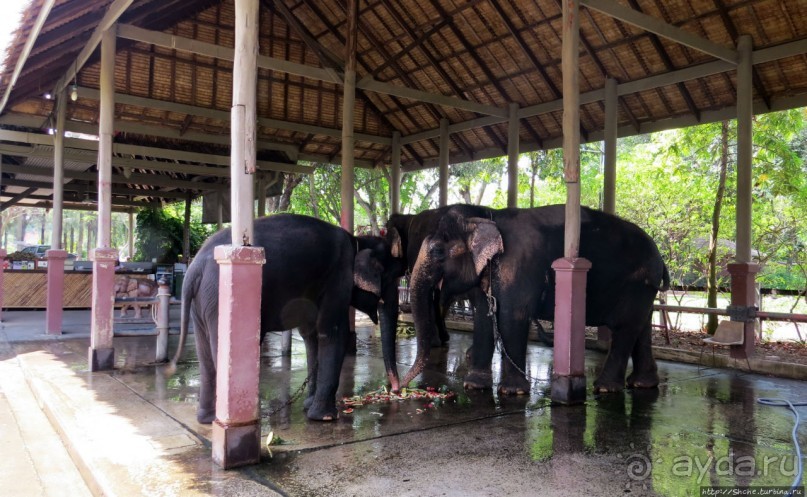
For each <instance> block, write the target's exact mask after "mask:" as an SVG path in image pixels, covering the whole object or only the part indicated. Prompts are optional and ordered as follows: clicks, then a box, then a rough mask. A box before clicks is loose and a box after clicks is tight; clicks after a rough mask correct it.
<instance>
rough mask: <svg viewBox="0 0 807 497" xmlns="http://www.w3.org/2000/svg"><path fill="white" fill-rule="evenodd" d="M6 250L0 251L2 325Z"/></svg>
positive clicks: (0, 315)
mask: <svg viewBox="0 0 807 497" xmlns="http://www.w3.org/2000/svg"><path fill="white" fill-rule="evenodd" d="M6 255H8V254H7V253H6V251H5V249H0V323H2V322H3V271H4V270H5V265H6Z"/></svg>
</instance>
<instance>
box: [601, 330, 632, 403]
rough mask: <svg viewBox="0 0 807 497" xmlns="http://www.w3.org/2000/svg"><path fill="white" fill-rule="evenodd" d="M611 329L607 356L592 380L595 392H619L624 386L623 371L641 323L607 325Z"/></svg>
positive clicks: (626, 366) (626, 365) (625, 368)
mask: <svg viewBox="0 0 807 497" xmlns="http://www.w3.org/2000/svg"><path fill="white" fill-rule="evenodd" d="M609 327H610V328H611V330H612V331H613V333H612V335H611V337H612V338H611V347H610V348H609V349H608V356H607V357H606V358H605V364H604V365H603V367H602V371H601V372H600V374H599V376H597V379H596V380H595V381H594V390H595V391H597V392H601V393H605V392H621V391H622V390H623V389H624V388H625V372H626V370H627V368H628V359H629V358H630V356H631V353H632V352H633V348H634V346H635V345H636V340H637V338H638V336H639V335H640V334H641V330H642V329H643V325H639V326H636V325H633V326H626V325H621V326H609Z"/></svg>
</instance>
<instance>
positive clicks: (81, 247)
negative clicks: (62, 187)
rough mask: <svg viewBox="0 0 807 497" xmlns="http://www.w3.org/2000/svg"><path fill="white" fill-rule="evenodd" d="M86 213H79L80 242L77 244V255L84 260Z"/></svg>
mask: <svg viewBox="0 0 807 497" xmlns="http://www.w3.org/2000/svg"><path fill="white" fill-rule="evenodd" d="M83 226H84V214H83V213H82V212H81V211H79V213H78V244H77V245H76V249H77V254H76V257H77V258H79V259H82V260H86V259H84V228H83Z"/></svg>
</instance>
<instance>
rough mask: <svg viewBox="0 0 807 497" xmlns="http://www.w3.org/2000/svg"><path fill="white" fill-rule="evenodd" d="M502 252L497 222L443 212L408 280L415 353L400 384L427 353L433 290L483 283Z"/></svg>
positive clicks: (447, 293)
mask: <svg viewBox="0 0 807 497" xmlns="http://www.w3.org/2000/svg"><path fill="white" fill-rule="evenodd" d="M503 251H504V245H503V242H502V236H501V233H500V232H499V229H498V228H497V226H496V223H494V222H493V221H490V220H488V219H484V218H479V217H470V218H465V217H464V216H462V215H461V214H459V213H458V212H454V211H449V212H448V213H447V214H446V215H444V216H443V217H442V218H441V219H440V222H439V224H438V228H437V231H436V232H435V233H433V234H432V235H430V236H427V237H426V239H425V240H424V241H423V243H422V245H421V247H420V253H419V254H418V257H417V260H416V261H415V266H414V270H413V272H412V277H411V283H410V290H411V299H412V315H413V318H414V321H415V331H416V334H417V348H418V349H417V356H416V358H415V364H414V365H413V366H412V369H410V370H409V372H408V373H407V374H406V376H405V377H404V380H403V381H402V382H401V385H402V386H404V387H405V386H406V385H407V384H408V383H409V382H410V381H411V380H412V379H413V378H414V377H415V376H417V375H418V374H420V372H421V371H422V370H423V367H424V366H425V365H426V360H427V359H428V356H429V351H430V348H431V333H433V330H434V329H435V324H434V315H435V313H434V309H433V308H432V306H433V305H434V302H433V299H432V292H433V290H434V289H435V288H439V289H440V290H441V292H442V294H443V296H444V298H445V299H448V298H450V297H451V296H455V295H458V294H461V293H465V292H467V291H468V290H470V289H471V288H473V287H474V286H479V285H481V284H483V283H484V282H483V277H484V276H485V268H486V267H487V266H488V263H489V262H490V261H491V259H493V257H495V256H496V255H497V254H500V253H502V252H503Z"/></svg>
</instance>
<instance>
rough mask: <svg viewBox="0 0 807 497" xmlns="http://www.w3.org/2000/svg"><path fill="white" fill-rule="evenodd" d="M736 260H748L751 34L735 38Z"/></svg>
mask: <svg viewBox="0 0 807 497" xmlns="http://www.w3.org/2000/svg"><path fill="white" fill-rule="evenodd" d="M737 52H738V53H739V64H738V65H737V255H736V257H737V262H739V263H747V262H751V168H752V166H753V164H752V163H751V161H752V154H753V148H752V147H753V135H752V133H753V110H754V109H753V78H752V67H753V66H752V61H751V52H752V45H751V37H750V36H749V35H743V36H740V37H739V39H738V41H737Z"/></svg>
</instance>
